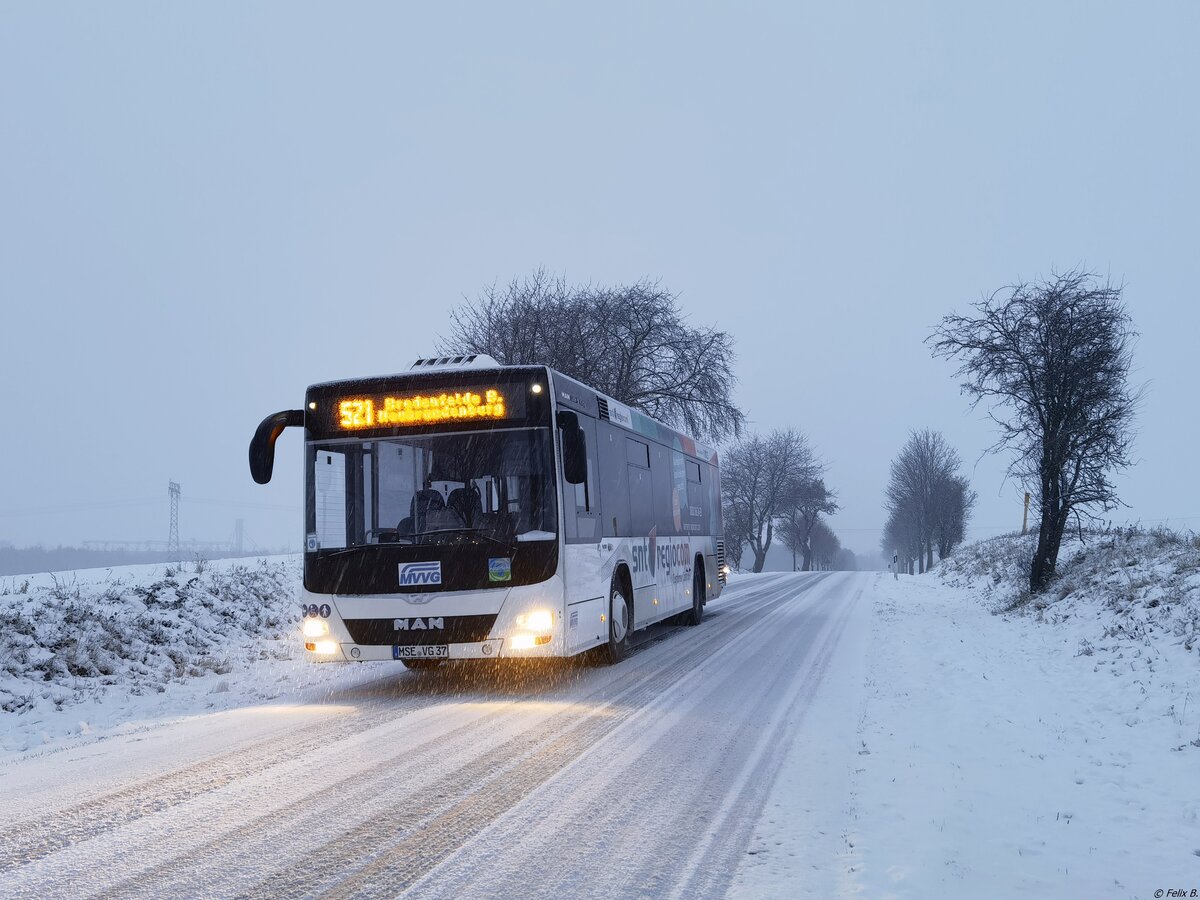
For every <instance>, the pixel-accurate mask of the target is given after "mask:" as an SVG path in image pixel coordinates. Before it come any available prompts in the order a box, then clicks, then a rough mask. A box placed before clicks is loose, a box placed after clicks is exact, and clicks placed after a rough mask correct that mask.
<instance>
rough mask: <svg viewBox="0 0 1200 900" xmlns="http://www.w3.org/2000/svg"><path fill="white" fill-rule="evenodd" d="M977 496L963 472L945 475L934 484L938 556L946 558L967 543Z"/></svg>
mask: <svg viewBox="0 0 1200 900" xmlns="http://www.w3.org/2000/svg"><path fill="white" fill-rule="evenodd" d="M977 499H978V495H976V493H975V492H974V491H973V490H971V486H970V484H968V483H967V479H965V478H963V477H961V476H959V475H953V476H951V477H949V478H944V479H942V480H940V481H939V482H938V483H937V484H936V485H935V486H934V491H933V512H934V518H933V542H934V544H936V545H937V551H938V559H945V558H946V557H947V556H949V555H950V552H951V551H952V550H953V549H954V548H955V547H957V546H958V545H959V544H961V543H962V542H963V540H964V538H965V537H966V531H967V522H968V521H969V520H970V518H971V513H972V511H973V510H974V509H975V501H976V500H977Z"/></svg>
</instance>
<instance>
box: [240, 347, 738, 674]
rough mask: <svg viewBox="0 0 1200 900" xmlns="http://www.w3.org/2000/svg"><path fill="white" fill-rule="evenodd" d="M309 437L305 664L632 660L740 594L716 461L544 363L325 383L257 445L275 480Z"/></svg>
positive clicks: (451, 366) (425, 363) (465, 363)
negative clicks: (282, 463) (292, 441)
mask: <svg viewBox="0 0 1200 900" xmlns="http://www.w3.org/2000/svg"><path fill="white" fill-rule="evenodd" d="M289 427H296V428H303V429H304V435H305V441H304V485H305V503H304V514H305V522H306V525H305V541H304V583H303V587H302V589H301V596H300V599H301V605H302V606H303V610H304V621H303V633H304V641H305V648H306V650H307V654H306V655H308V656H309V657H310V658H312V659H314V660H317V661H329V662H332V661H339V662H351V661H360V662H362V661H369V660H400V661H402V662H403V663H404V664H405V665H406V666H408V667H409V668H412V669H431V668H434V667H436V666H439V665H441V664H442V663H443V662H445V661H446V660H486V659H501V658H535V657H566V656H576V655H578V654H582V653H587V652H591V653H593V654H594V655H598V656H601V657H603V658H604V659H605V660H607V661H608V662H616V661H618V660H620V659H621V658H623V657H624V656H625V655H626V654H627V653H628V651H629V649H630V636H631V635H632V634H633V633H634V632H636V631H638V630H640V629H643V628H646V627H647V626H649V625H652V624H654V623H657V622H664V621H670V622H672V623H679V624H687V625H698V624H699V623H700V620H701V617H702V616H703V615H704V606H705V604H706V603H707V602H708V600H709V599H712V598H714V597H717V596H719V595H720V593H721V589H722V588H723V586H724V585H725V580H726V575H727V574H728V570H727V569H726V567H725V544H724V540H723V527H722V522H721V494H720V470H719V468H718V462H717V454H716V452H715V451H714V450H713V448H711V447H707V446H705V445H703V444H701V443H699V442H697V441H695V440H693V439H692V438H690V437H688V436H686V435H684V434H681V433H680V432H678V431H676V430H674V429H672V428H669V427H667V426H666V425H664V424H663V423H661V422H658V421H656V420H654V419H652V418H650V417H649V416H646V415H644V414H642V413H641V412H639V411H637V410H636V409H632V408H630V407H629V406H627V405H625V404H622V403H618V402H617V401H616V400H614V399H613V398H612V397H608V396H605V395H604V394H602V393H600V392H599V391H596V390H593V389H592V388H590V387H587V386H586V385H583V384H580V383H579V382H578V381H575V380H574V379H572V378H569V377H567V376H566V375H563V374H562V373H561V372H558V371H555V370H553V369H550V368H548V367H546V366H501V365H499V364H498V363H497V362H496V361H495V360H493V359H491V358H490V357H486V356H482V355H470V356H453V357H438V358H433V359H421V360H418V361H417V362H416V363H414V364H413V366H412V367H411V369H410V370H409V371H408V372H405V373H403V374H399V375H392V376H383V377H372V378H361V379H355V380H348V381H335V382H328V383H325V384H315V385H312V386H311V387H309V388H308V391H307V393H306V395H305V403H304V408H303V409H293V410H287V411H284V412H279V413H275V414H274V415H270V416H267V418H266V419H264V420H263V422H262V424H261V425H260V426H259V427H258V430H257V431H256V433H255V435H254V438H253V440H252V441H251V443H250V470H251V475H252V476H253V478H254V480H255V481H256V482H258V483H259V484H266V483H267V482H269V481H270V479H271V472H272V469H273V466H274V458H275V443H276V440H277V439H278V438H279V436H280V435H281V434H282V433H283V431H284V430H285V429H286V428H289Z"/></svg>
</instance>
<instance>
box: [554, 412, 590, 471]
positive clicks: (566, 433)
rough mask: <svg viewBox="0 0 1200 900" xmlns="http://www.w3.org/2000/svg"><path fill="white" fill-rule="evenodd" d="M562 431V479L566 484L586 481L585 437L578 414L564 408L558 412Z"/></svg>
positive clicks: (559, 425)
mask: <svg viewBox="0 0 1200 900" xmlns="http://www.w3.org/2000/svg"><path fill="white" fill-rule="evenodd" d="M558 427H559V429H560V430H561V431H562V456H563V480H564V481H566V482H567V484H583V483H584V482H585V481H587V439H586V438H585V437H584V434H583V429H582V428H580V427H579V416H577V415H575V413H573V412H568V411H566V410H564V411H562V412H560V413H559V414H558Z"/></svg>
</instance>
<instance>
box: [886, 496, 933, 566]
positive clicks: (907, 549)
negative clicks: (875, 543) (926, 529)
mask: <svg viewBox="0 0 1200 900" xmlns="http://www.w3.org/2000/svg"><path fill="white" fill-rule="evenodd" d="M916 523H917V517H916V516H914V515H911V514H906V512H905V511H904V510H894V511H892V512H891V513H890V514H889V515H888V520H887V524H886V525H885V526H884V529H883V540H881V541H880V542H879V546H880V549H882V550H883V554H884V556H885V557H887V558H888V559H891V558H892V555H893V553H894V554H896V555H897V556H898V557H899V565H900V567H901V568H902V569H903V571H905V572H908V573H909V574H912V571H913V563H914V562H917V561H920V560H922V557H923V551H924V544H923V541H922V536H921V531H920V528H919V527H918V525H917V524H916ZM923 570H924V569H923V567H922V571H923Z"/></svg>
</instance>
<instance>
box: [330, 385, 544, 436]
mask: <svg viewBox="0 0 1200 900" xmlns="http://www.w3.org/2000/svg"><path fill="white" fill-rule="evenodd" d="M510 394H511V392H507V391H502V390H500V389H499V388H494V387H488V388H483V387H480V388H474V387H472V388H465V389H462V390H454V391H440V390H439V391H421V392H414V393H410V394H385V395H372V396H362V395H359V396H354V397H345V398H342V399H339V400H335V401H334V404H335V414H334V418H333V421H334V424H335V426H336V427H337V428H338V429H340V430H342V431H357V430H359V429H364V428H396V427H403V426H405V425H440V424H443V423H450V422H459V421H478V420H480V419H484V420H504V419H514V418H521V417H522V416H524V414H525V410H524V408H523V407H524V404H523V403H521V402H519V401H518V402H516V403H514V402H513V400H512V398H511V397H510Z"/></svg>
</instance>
